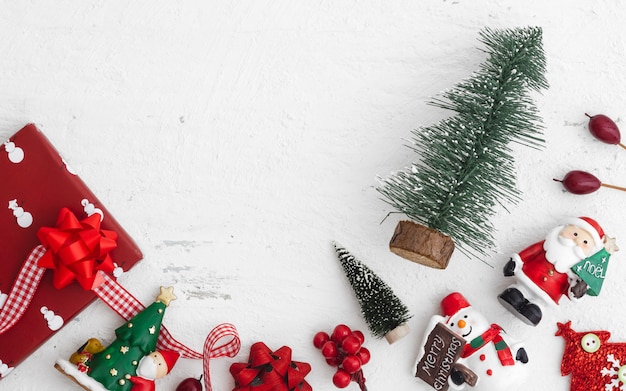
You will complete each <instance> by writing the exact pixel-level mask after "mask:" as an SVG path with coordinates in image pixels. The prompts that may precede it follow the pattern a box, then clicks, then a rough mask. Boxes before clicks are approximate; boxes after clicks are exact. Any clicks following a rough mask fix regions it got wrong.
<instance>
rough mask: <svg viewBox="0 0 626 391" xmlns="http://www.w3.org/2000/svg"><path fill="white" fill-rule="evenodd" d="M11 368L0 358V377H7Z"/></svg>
mask: <svg viewBox="0 0 626 391" xmlns="http://www.w3.org/2000/svg"><path fill="white" fill-rule="evenodd" d="M12 370H13V367H10V366H8V365H7V364H5V363H3V362H2V360H0V379H2V378H3V377H7V375H8V374H9V373H11V371H12Z"/></svg>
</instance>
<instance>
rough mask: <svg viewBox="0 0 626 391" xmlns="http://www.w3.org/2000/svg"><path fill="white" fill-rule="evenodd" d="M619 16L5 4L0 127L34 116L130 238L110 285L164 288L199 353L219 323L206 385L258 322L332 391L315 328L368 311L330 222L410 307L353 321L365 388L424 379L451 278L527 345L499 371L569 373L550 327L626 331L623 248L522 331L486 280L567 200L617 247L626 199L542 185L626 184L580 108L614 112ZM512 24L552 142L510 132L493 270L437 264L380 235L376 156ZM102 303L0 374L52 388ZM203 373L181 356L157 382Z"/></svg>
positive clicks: (500, 6) (621, 86)
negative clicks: (592, 178) (228, 349)
mask: <svg viewBox="0 0 626 391" xmlns="http://www.w3.org/2000/svg"><path fill="white" fill-rule="evenodd" d="M624 20H626V8H624V6H623V4H622V3H621V2H619V1H618V0H612V1H611V0H604V1H595V2H589V1H582V0H575V1H552V2H545V1H543V0H529V1H524V2H520V1H501V0H498V1H495V0H475V1H453V0H423V1H387V0H385V1H372V0H368V1H341V2H340V1H324V0H319V1H300V2H295V1H287V0H272V1H234V0H231V1H227V0H224V1H221V0H218V1H211V2H207V1H185V2H172V1H161V0H156V1H101V0H84V1H80V2H76V1H67V0H65V1H64V0H61V1H55V2H46V1H40V0H34V1H27V2H25V1H8V0H2V1H0V138H2V140H3V141H4V140H5V139H7V138H8V137H9V136H10V135H11V134H12V133H13V132H15V131H17V130H18V129H20V128H21V127H22V126H23V125H24V124H25V123H27V122H34V123H35V124H37V126H39V127H40V129H42V130H43V131H44V132H45V134H46V135H47V136H48V137H49V138H50V139H51V140H52V142H53V143H54V144H55V145H56V147H57V148H58V149H59V150H60V151H61V152H62V154H63V155H64V156H65V158H66V159H67V160H68V161H69V162H70V163H71V164H72V166H73V167H74V169H76V170H77V171H78V172H79V174H80V175H81V176H82V178H83V179H84V180H85V181H86V182H87V183H88V185H90V186H91V187H92V189H93V190H94V192H95V193H96V194H97V195H98V196H99V198H100V199H101V201H102V202H103V203H105V204H106V206H107V207H108V208H109V210H110V211H111V212H112V213H113V214H114V215H115V216H116V218H117V219H118V220H119V221H120V222H121V223H122V224H123V225H124V226H125V227H126V229H127V230H128V232H129V233H130V234H131V235H132V236H133V237H134V238H135V240H136V241H137V243H138V244H139V246H140V247H141V249H142V250H143V252H144V254H145V259H144V261H142V262H141V263H140V264H139V265H138V266H137V267H136V268H135V269H133V270H132V271H131V272H129V273H127V274H125V275H124V276H123V277H122V278H121V279H120V280H121V282H122V284H124V285H125V286H126V287H127V288H128V289H129V290H130V291H131V292H133V293H134V294H135V295H136V296H137V297H138V298H140V299H141V300H143V301H145V302H149V301H150V300H152V299H153V297H154V296H155V292H157V290H158V286H159V285H174V286H175V288H176V291H177V293H178V295H179V297H180V299H179V300H178V301H175V302H174V303H173V304H172V306H171V307H170V308H169V309H168V311H167V314H166V319H165V324H167V325H168V327H169V328H170V329H171V331H172V332H173V333H174V334H175V335H176V336H178V338H179V339H181V340H183V341H184V342H186V343H188V344H189V345H191V346H192V347H194V348H198V349H199V348H200V347H201V346H202V343H203V341H204V336H205V335H206V334H207V333H208V332H209V330H210V329H211V328H212V327H213V326H215V325H216V324H218V323H221V322H232V323H234V324H235V325H236V326H237V328H238V330H239V332H240V335H241V339H242V343H243V347H242V351H241V352H240V354H239V355H238V356H237V357H236V358H235V359H222V360H218V361H215V362H214V363H213V364H212V379H213V385H214V389H216V390H220V391H222V390H230V389H232V388H233V387H234V381H233V379H232V377H231V375H230V374H229V373H228V367H229V365H230V364H231V363H233V362H241V361H245V360H246V359H247V357H248V353H249V348H250V345H251V344H252V343H254V342H256V341H264V342H265V343H266V344H268V345H269V346H270V347H272V348H274V349H278V348H279V347H280V346H282V345H288V346H290V347H291V348H292V349H293V355H294V359H296V360H299V361H306V362H309V363H311V364H312V366H313V371H312V372H311V374H310V375H309V376H307V380H308V381H309V382H310V383H311V384H312V386H313V388H314V389H316V390H334V389H335V388H334V386H333V385H332V383H331V377H332V374H333V370H332V369H331V368H330V367H329V366H327V365H326V364H325V362H324V361H323V359H322V357H321V354H320V353H319V352H318V351H317V350H315V349H314V348H313V347H312V345H311V338H312V336H313V334H314V333H315V332H317V331H319V330H328V331H330V330H331V329H332V327H334V326H335V325H336V324H338V323H347V324H349V325H351V326H353V327H354V328H358V329H361V330H363V331H367V330H366V325H365V323H364V321H363V319H362V318H361V316H360V314H359V308H358V305H357V302H356V300H355V299H354V298H353V295H352V291H351V289H350V287H349V286H348V284H347V282H346V281H345V279H344V277H343V274H342V271H341V269H340V267H339V265H338V263H337V260H336V257H335V254H334V251H333V249H332V245H331V241H332V240H337V241H339V242H341V243H342V244H343V245H345V247H346V248H348V249H349V250H350V251H351V252H352V253H353V254H354V255H356V256H357V257H358V258H360V259H361V260H362V261H363V262H365V263H366V264H368V265H369V266H370V267H371V268H372V269H374V270H375V271H376V272H377V273H378V274H379V275H380V276H381V277H382V278H383V279H384V280H385V281H386V282H387V283H388V284H389V285H391V286H392V287H393V288H394V291H395V292H396V294H397V295H398V296H399V297H400V298H401V299H402V300H403V301H404V302H405V303H406V304H407V305H408V306H409V308H410V310H411V312H412V313H413V314H414V317H413V318H412V319H411V321H410V322H409V325H410V327H411V328H412V330H413V331H412V333H411V334H410V335H409V336H407V337H405V338H404V339H403V340H402V341H401V342H399V343H398V344H396V345H392V346H389V345H388V344H387V343H386V342H385V341H384V340H375V339H373V338H372V337H371V336H369V334H368V333H367V332H366V335H367V342H366V346H367V347H368V348H369V349H370V350H371V352H372V361H371V362H370V363H369V364H368V365H366V366H365V367H364V371H365V374H366V376H367V378H368V380H367V384H368V386H369V389H370V390H390V389H393V390H428V389H429V387H427V386H426V385H425V384H423V383H421V382H420V381H418V380H416V379H415V378H414V377H413V374H412V365H413V362H414V360H415V355H416V353H417V350H418V344H419V343H420V342H421V334H422V332H423V328H424V327H425V325H426V322H427V321H428V319H429V318H430V316H431V315H432V314H435V313H438V311H439V301H440V299H441V298H442V297H444V296H445V295H446V294H447V293H449V292H451V291H454V290H459V291H461V292H463V293H464V294H465V295H466V296H467V297H468V299H470V300H471V301H472V303H473V304H474V306H475V307H476V308H478V309H480V310H482V312H483V313H484V314H485V315H487V317H488V318H489V319H490V320H491V321H492V322H495V323H499V324H500V325H502V326H503V327H504V328H505V329H506V330H507V331H508V332H509V334H510V335H512V336H514V337H515V338H517V339H521V340H524V341H525V342H526V344H527V350H528V353H529V356H530V363H529V368H531V369H532V372H533V376H531V377H529V378H528V380H527V381H526V382H524V384H520V385H519V387H516V388H515V389H519V390H530V389H535V390H536V389H544V390H566V389H568V388H569V387H568V384H569V380H568V379H567V378H562V377H561V376H560V372H559V366H560V360H561V355H562V348H563V343H562V340H561V339H560V338H557V337H554V332H555V331H556V322H557V321H566V320H569V319H571V320H572V321H573V327H574V328H575V329H577V330H580V331H583V330H594V329H605V330H609V331H611V332H612V333H613V340H615V341H626V330H625V329H624V328H623V327H621V322H622V321H624V320H626V316H624V315H623V312H621V311H620V310H619V308H621V307H622V300H623V297H624V293H625V286H624V284H623V281H624V279H623V275H624V272H625V271H626V266H624V262H623V259H624V255H623V254H620V253H618V254H617V255H615V256H614V257H613V261H612V264H611V268H610V269H609V276H608V278H607V283H606V284H605V287H604V289H603V292H602V294H601V296H600V297H598V298H589V299H587V300H585V301H584V302H582V303H580V304H576V305H574V304H571V303H567V304H565V305H563V306H562V307H561V308H560V310H559V311H555V312H554V313H548V314H546V316H545V319H544V321H543V322H542V323H541V324H540V325H539V326H538V327H536V328H532V327H529V326H526V325H524V324H522V323H521V322H520V321H518V320H517V319H516V318H514V317H513V316H512V315H510V314H509V313H508V312H507V311H506V310H505V309H504V308H503V307H501V306H500V304H499V303H498V302H497V300H496V295H497V294H498V293H499V292H500V291H501V290H502V289H503V288H504V287H506V286H507V285H508V281H505V280H504V279H503V278H502V277H501V267H502V265H503V264H504V262H505V261H506V260H507V259H508V255H509V254H510V253H512V252H514V251H517V250H520V249H521V248H523V247H524V246H526V245H528V244H531V243H533V242H534V241H536V240H538V239H541V238H542V237H543V235H544V234H545V233H546V232H547V231H548V230H549V229H550V228H551V227H553V226H555V225H557V224H559V219H561V218H563V217H565V216H577V215H589V216H591V217H594V218H596V219H597V220H598V221H599V222H600V223H601V224H602V225H603V227H604V229H605V231H606V232H607V233H608V234H609V235H611V236H616V237H617V239H618V244H622V242H623V243H624V244H623V247H624V248H626V230H625V225H624V217H625V216H626V212H625V211H624V210H623V207H622V206H623V204H624V201H626V194H624V193H621V192H618V191H615V190H609V189H601V190H600V191H598V192H597V193H594V194H592V195H588V196H575V195H571V194H567V193H564V192H563V191H562V187H561V186H560V185H559V184H558V183H555V182H553V181H552V178H553V177H560V176H562V175H564V174H565V173H566V172H567V171H569V170H571V169H583V170H586V171H589V172H592V173H594V174H595V175H596V176H598V177H599V178H600V179H601V180H602V181H603V182H607V183H613V184H616V185H622V186H626V165H625V164H624V163H625V162H626V151H624V150H622V149H620V148H619V147H615V146H609V145H605V144H602V143H600V142H598V141H596V140H595V139H593V138H592V137H591V136H590V135H589V133H588V132H587V130H586V118H585V116H584V113H585V112H589V113H592V114H596V113H604V114H607V115H609V116H612V117H613V118H615V119H616V120H617V122H618V124H621V123H622V121H621V118H623V116H624V115H626V105H625V104H624V98H623V96H624V91H626V77H625V76H624V69H625V65H624V64H625V63H626V58H625V53H626V50H625V47H624V39H623V35H624V31H625V30H624V27H623V26H624ZM527 25H533V26H541V27H543V29H544V48H545V51H546V55H547V60H548V74H547V75H546V76H547V78H548V81H549V83H550V89H549V90H547V91H545V93H544V94H542V95H540V96H537V97H536V98H537V103H538V106H539V108H540V111H541V115H542V117H543V118H544V122H545V124H546V140H547V142H546V148H545V149H544V150H541V151H534V150H529V149H524V148H521V147H515V155H516V158H517V161H516V166H517V170H518V175H519V176H518V180H519V186H520V188H521V190H522V191H523V193H524V200H523V201H522V202H521V203H519V204H518V205H514V206H509V208H508V209H509V211H508V212H506V211H500V212H499V213H498V216H497V217H496V218H494V220H493V222H494V224H495V226H496V227H497V232H496V241H497V243H498V249H497V253H496V254H494V255H493V256H492V257H491V258H489V259H486V261H487V262H489V263H491V264H492V265H494V268H489V267H487V266H485V265H484V264H483V263H481V262H478V261H475V260H469V259H466V258H465V257H463V256H462V255H461V254H460V253H455V255H454V256H453V259H452V261H451V265H450V266H449V268H448V269H447V270H445V271H439V270H432V269H428V268H425V267H423V266H419V265H417V264H414V263H411V262H409V261H406V260H404V259H402V258H399V257H397V256H395V255H393V254H391V253H390V252H389V251H388V248H387V244H388V240H389V238H390V237H391V234H392V232H393V229H394V226H395V223H396V221H397V220H398V219H400V218H401V217H400V216H397V215H393V216H391V217H389V218H388V219H386V220H385V221H384V222H382V223H381V221H382V220H383V218H384V217H385V215H386V214H387V213H388V212H389V211H390V208H389V207H388V206H387V205H386V204H385V203H384V202H383V201H381V200H380V198H379V195H378V193H377V192H376V191H375V186H376V185H377V181H376V177H377V175H383V176H385V175H388V174H389V173H390V172H392V171H394V170H397V169H400V168H402V167H404V166H406V165H408V164H409V163H410V162H411V161H412V160H414V159H415V158H416V156H415V155H414V154H413V153H412V152H411V151H410V150H409V149H408V148H406V147H405V146H404V144H405V141H404V140H403V139H406V138H408V137H410V132H411V130H412V129H414V128H417V127H419V126H421V125H429V124H431V123H433V122H435V121H437V120H439V119H441V118H444V117H446V116H447V115H448V113H445V112H442V111H440V110H437V109H434V108H432V107H431V106H428V105H427V104H426V102H427V100H428V99H429V98H430V97H432V96H435V95H437V94H438V93H440V92H441V91H443V90H445V89H446V88H449V87H451V86H453V85H454V84H455V83H457V82H458V81H460V80H461V79H462V78H464V77H467V76H468V75H469V74H470V73H471V72H473V71H474V70H475V69H476V68H477V66H478V64H480V63H481V62H482V61H483V60H484V54H483V53H482V52H481V51H480V50H479V48H480V44H479V43H478V41H477V38H478V32H479V31H480V30H481V29H482V28H483V27H485V26H489V27H494V28H498V27H504V28H506V27H516V26H527ZM4 245H6V244H4ZM120 322H121V320H120V319H118V318H117V317H116V315H114V314H112V313H111V311H110V310H109V309H108V308H107V307H106V306H105V305H103V304H101V303H96V304H94V305H92V306H90V307H89V308H88V309H87V310H86V311H84V312H83V313H82V314H81V315H80V316H79V317H78V318H77V319H75V320H74V321H72V322H69V324H67V326H66V327H65V328H64V329H63V330H62V331H61V332H59V333H58V334H57V335H56V336H55V337H54V338H52V339H51V340H50V341H49V342H48V343H46V344H45V345H44V346H43V347H42V348H41V349H39V350H38V351H37V352H36V353H35V354H33V355H32V356H30V358H29V359H27V360H26V361H25V362H24V363H23V364H22V365H20V366H19V367H18V368H17V369H16V370H15V371H13V373H12V374H11V375H9V377H8V378H6V379H5V380H2V381H1V382H0V389H2V390H23V391H29V390H40V389H42V387H46V389H53V390H61V389H68V390H69V389H71V388H72V386H71V384H70V383H69V382H68V381H67V380H66V378H65V377H63V376H62V375H61V374H59V373H58V372H57V371H56V370H55V369H54V368H53V367H52V365H53V362H54V360H55V359H56V358H57V357H58V356H66V355H68V354H69V353H70V352H71V351H72V349H74V348H75V347H76V346H77V345H80V343H82V341H84V339H85V338H86V337H90V336H99V337H101V338H102V339H107V338H109V339H111V338H112V335H113V334H112V333H113V329H114V328H115V327H117V326H118V325H119V324H121V323H120ZM200 371H201V364H200V362H195V361H181V362H180V363H179V364H178V365H177V368H176V369H175V370H174V372H173V373H172V374H171V375H169V376H168V377H167V378H165V379H163V380H161V381H160V383H159V384H158V388H159V389H160V390H173V389H174V388H175V386H176V384H178V382H179V381H180V380H181V379H183V378H185V377H188V376H197V375H199V374H200ZM350 387H351V388H350V389H351V390H355V389H357V388H358V387H357V386H356V384H354V383H353V384H352V385H351V386H350ZM511 391H512V390H511Z"/></svg>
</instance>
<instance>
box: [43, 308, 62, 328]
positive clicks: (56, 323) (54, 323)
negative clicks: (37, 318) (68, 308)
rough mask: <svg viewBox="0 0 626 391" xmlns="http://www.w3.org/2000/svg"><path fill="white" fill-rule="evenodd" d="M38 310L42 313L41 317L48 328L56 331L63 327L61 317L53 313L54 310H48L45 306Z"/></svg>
mask: <svg viewBox="0 0 626 391" xmlns="http://www.w3.org/2000/svg"><path fill="white" fill-rule="evenodd" d="M40 311H41V313H42V314H43V319H44V320H45V321H46V322H47V324H48V328H49V329H50V330H52V331H57V330H58V329H60V328H61V327H63V323H64V321H63V318H62V317H60V316H59V315H57V314H55V313H54V311H51V310H49V309H48V307H46V306H43V307H41V309H40Z"/></svg>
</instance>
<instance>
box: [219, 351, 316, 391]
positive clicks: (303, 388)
mask: <svg viewBox="0 0 626 391" xmlns="http://www.w3.org/2000/svg"><path fill="white" fill-rule="evenodd" d="M309 372H311V365H309V364H308V363H305V362H299V361H291V348H289V347H288V346H283V347H281V348H280V349H278V350H276V351H275V352H272V351H271V350H270V348H268V347H267V345H265V344H264V343H263V342H256V343H254V344H253V345H252V346H251V347H250V356H249V359H248V362H247V363H234V364H232V365H231V366H230V373H231V375H233V378H234V379H235V385H236V387H235V388H234V389H233V391H251V390H254V391H312V390H313V388H312V387H311V386H310V385H309V383H307V382H306V380H304V377H305V376H306V375H307V374H308V373H309Z"/></svg>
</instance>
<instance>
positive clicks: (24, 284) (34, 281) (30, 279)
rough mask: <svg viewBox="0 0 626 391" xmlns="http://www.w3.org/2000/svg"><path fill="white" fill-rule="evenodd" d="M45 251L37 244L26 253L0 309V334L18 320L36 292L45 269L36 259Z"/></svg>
mask: <svg viewBox="0 0 626 391" xmlns="http://www.w3.org/2000/svg"><path fill="white" fill-rule="evenodd" d="M45 252H46V248H45V247H44V246H42V245H39V246H37V247H35V248H34V249H33V251H31V253H30V254H28V257H27V258H26V261H25V262H24V265H23V266H22V269H21V270H20V273H19V274H18V275H17V278H16V279H15V282H14V283H13V287H12V288H11V292H9V296H8V297H7V299H6V301H5V303H4V306H2V309H1V310H0V334H3V333H5V332H6V331H7V330H9V329H10V328H11V327H13V325H15V324H16V323H17V322H18V321H19V320H20V318H21V317H22V315H24V312H25V311H26V308H28V306H29V304H30V302H31V300H32V299H33V296H34V295H35V292H37V288H38V287H39V283H40V282H41V278H42V277H43V273H44V272H45V271H46V269H44V268H41V267H39V266H37V261H39V258H41V256H42V255H43V254H44V253H45Z"/></svg>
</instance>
